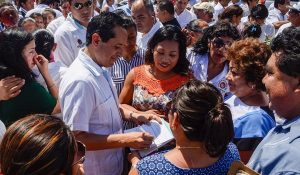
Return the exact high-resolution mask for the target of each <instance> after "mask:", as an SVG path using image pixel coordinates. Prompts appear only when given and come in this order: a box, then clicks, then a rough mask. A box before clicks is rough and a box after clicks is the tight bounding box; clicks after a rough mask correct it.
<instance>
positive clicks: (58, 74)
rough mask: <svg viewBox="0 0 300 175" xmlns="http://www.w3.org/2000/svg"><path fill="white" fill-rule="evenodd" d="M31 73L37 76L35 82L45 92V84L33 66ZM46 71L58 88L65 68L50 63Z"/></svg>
mask: <svg viewBox="0 0 300 175" xmlns="http://www.w3.org/2000/svg"><path fill="white" fill-rule="evenodd" d="M32 71H33V72H34V74H35V75H37V78H36V80H37V82H38V83H40V84H41V85H42V86H44V88H45V89H46V90H47V89H48V88H47V84H46V82H45V80H44V78H43V76H42V74H41V73H40V71H39V70H38V68H37V67H36V66H34V67H33V69H32ZM48 71H49V74H50V76H51V78H52V80H53V82H54V83H55V85H56V87H59V85H60V82H61V80H62V77H63V75H64V74H65V72H66V71H67V67H65V66H64V65H62V64H61V63H60V62H51V63H49V64H48Z"/></svg>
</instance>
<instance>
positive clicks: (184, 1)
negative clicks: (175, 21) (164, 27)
mask: <svg viewBox="0 0 300 175" xmlns="http://www.w3.org/2000/svg"><path fill="white" fill-rule="evenodd" d="M188 3H189V1H188V0H176V3H175V12H176V14H177V15H180V14H181V13H182V12H183V11H184V10H185V9H186V6H187V5H188Z"/></svg>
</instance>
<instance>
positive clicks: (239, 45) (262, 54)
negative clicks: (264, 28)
mask: <svg viewBox="0 0 300 175" xmlns="http://www.w3.org/2000/svg"><path fill="white" fill-rule="evenodd" d="M237 50H238V52H237ZM270 56H271V49H270V48H269V47H268V46H267V45H266V44H264V43H261V42H260V41H259V40H258V39H253V38H247V39H244V40H240V41H237V42H234V43H233V44H232V45H231V46H230V47H229V48H228V49H227V55H226V58H227V59H228V60H229V61H230V63H229V72H228V74H227V76H226V79H227V80H228V83H229V87H230V91H231V93H232V95H231V96H230V97H229V99H228V100H226V101H225V102H226V103H227V104H229V105H230V110H231V112H232V117H233V124H234V131H235V139H234V142H235V143H236V144H237V147H238V149H239V151H240V154H241V158H242V160H243V161H244V162H245V163H247V162H248V160H249V158H250V156H251V154H252V152H253V151H254V150H255V148H256V146H257V145H258V144H259V143H260V141H261V140H262V139H263V138H264V137H265V136H266V135H267V133H268V132H269V130H270V129H271V128H273V127H275V120H274V115H273V113H272V111H271V110H270V109H269V108H268V102H269V99H268V97H267V94H266V92H265V90H266V88H265V86H264V84H263V83H262V79H263V77H264V76H265V74H266V72H265V65H266V63H267V61H268V59H269V57H270Z"/></svg>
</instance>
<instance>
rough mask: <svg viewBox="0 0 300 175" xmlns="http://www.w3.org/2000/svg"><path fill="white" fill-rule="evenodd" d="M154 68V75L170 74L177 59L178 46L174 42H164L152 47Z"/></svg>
mask: <svg viewBox="0 0 300 175" xmlns="http://www.w3.org/2000/svg"><path fill="white" fill-rule="evenodd" d="M153 59H154V66H153V69H154V71H155V73H156V74H166V73H171V72H172V70H173V68H174V67H175V66H176V64H177V62H178V59H179V44H178V42H176V41H170V40H164V41H162V42H160V43H158V44H157V45H156V46H155V47H154V51H153Z"/></svg>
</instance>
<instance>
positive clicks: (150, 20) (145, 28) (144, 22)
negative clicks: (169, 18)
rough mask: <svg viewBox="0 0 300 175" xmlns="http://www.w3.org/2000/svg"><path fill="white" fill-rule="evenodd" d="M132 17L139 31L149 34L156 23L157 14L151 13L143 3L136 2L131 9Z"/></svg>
mask: <svg viewBox="0 0 300 175" xmlns="http://www.w3.org/2000/svg"><path fill="white" fill-rule="evenodd" d="M131 16H132V18H133V20H134V22H135V24H136V27H137V31H138V32H141V33H143V34H146V33H148V32H149V31H150V30H151V28H152V26H153V25H154V23H155V22H156V19H155V14H154V13H151V12H149V11H148V10H147V9H146V8H145V7H144V4H143V2H142V1H138V2H135V3H134V4H133V5H132V7H131Z"/></svg>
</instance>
